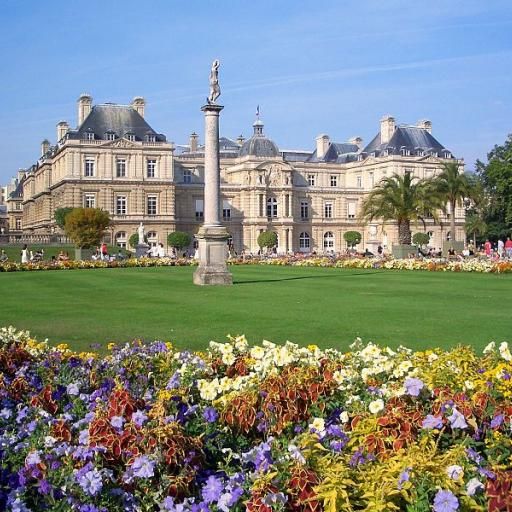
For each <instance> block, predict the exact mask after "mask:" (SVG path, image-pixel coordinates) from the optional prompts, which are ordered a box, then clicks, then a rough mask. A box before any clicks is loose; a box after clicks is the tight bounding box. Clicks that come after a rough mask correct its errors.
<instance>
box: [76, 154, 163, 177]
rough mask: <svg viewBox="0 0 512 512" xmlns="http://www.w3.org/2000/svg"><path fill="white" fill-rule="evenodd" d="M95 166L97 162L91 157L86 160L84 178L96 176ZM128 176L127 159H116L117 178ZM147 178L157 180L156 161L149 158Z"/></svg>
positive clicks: (147, 161)
mask: <svg viewBox="0 0 512 512" xmlns="http://www.w3.org/2000/svg"><path fill="white" fill-rule="evenodd" d="M95 164H96V160H95V159H94V158H91V157H87V158H86V159H85V164H84V176H85V177H87V178H93V177H94V176H95ZM126 176H127V165H126V159H125V158H117V159H116V177H117V178H126ZM146 177H147V178H156V177H157V166H156V160H155V159H150V158H148V159H147V160H146Z"/></svg>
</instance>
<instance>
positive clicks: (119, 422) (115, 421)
mask: <svg viewBox="0 0 512 512" xmlns="http://www.w3.org/2000/svg"><path fill="white" fill-rule="evenodd" d="M123 423H124V418H123V417H121V416H112V418H110V424H111V425H112V426H113V427H114V428H115V429H116V430H121V429H122V428H123Z"/></svg>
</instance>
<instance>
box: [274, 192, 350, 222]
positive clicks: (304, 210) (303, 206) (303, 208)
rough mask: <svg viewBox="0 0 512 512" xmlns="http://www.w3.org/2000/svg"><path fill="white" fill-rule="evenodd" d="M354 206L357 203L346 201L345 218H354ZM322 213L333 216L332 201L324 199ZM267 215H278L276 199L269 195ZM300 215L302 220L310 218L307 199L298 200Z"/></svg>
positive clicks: (328, 217) (275, 216)
mask: <svg viewBox="0 0 512 512" xmlns="http://www.w3.org/2000/svg"><path fill="white" fill-rule="evenodd" d="M356 207H357V203H356V202H355V201H354V202H348V203H347V218H349V219H355V218H356ZM323 213H324V219H332V218H334V203H333V202H332V201H326V202H325V203H324V212H323ZM267 217H268V218H270V219H275V218H277V217H278V210H277V199H276V198H275V197H269V198H268V199H267ZM300 217H301V219H302V220H307V219H309V218H310V212H309V202H308V201H301V202H300Z"/></svg>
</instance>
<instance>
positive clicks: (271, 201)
mask: <svg viewBox="0 0 512 512" xmlns="http://www.w3.org/2000/svg"><path fill="white" fill-rule="evenodd" d="M267 217H268V218H269V219H275V218H277V199H276V198H275V197H269V198H268V199H267Z"/></svg>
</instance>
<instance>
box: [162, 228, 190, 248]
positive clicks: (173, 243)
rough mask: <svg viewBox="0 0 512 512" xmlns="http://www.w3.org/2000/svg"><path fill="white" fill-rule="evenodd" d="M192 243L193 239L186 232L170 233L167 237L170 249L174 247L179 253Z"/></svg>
mask: <svg viewBox="0 0 512 512" xmlns="http://www.w3.org/2000/svg"><path fill="white" fill-rule="evenodd" d="M191 241H192V237H191V236H190V235H189V234H188V233H185V232H184V231H174V232H173V233H169V235H168V236H167V244H168V245H169V246H170V247H174V248H175V249H177V250H178V251H180V250H181V249H185V247H188V246H189V245H190V242H191Z"/></svg>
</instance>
